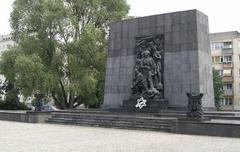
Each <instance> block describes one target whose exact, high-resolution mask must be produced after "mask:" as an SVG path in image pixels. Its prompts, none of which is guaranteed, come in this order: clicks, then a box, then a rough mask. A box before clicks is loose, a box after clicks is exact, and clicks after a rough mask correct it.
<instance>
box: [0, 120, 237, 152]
mask: <svg viewBox="0 0 240 152" xmlns="http://www.w3.org/2000/svg"><path fill="white" fill-rule="evenodd" d="M239 150H240V139H238V138H222V137H210V136H194V135H178V134H170V133H162V132H155V131H142V130H124V129H112V128H98V127H82V126H70V125H69V126H68V125H52V124H29V123H18V122H8V121H0V151H1V152H193V151H194V152H205V151H206V152H239Z"/></svg>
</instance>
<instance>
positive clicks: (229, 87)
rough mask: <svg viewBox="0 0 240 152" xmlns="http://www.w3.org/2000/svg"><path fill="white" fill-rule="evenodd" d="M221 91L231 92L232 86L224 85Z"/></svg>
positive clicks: (229, 84)
mask: <svg viewBox="0 0 240 152" xmlns="http://www.w3.org/2000/svg"><path fill="white" fill-rule="evenodd" d="M223 90H232V84H231V83H228V84H224V85H223Z"/></svg>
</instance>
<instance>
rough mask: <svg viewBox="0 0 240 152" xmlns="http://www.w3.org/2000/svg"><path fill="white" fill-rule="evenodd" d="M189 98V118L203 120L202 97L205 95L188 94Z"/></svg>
mask: <svg viewBox="0 0 240 152" xmlns="http://www.w3.org/2000/svg"><path fill="white" fill-rule="evenodd" d="M186 95H187V97H188V111H187V117H190V118H203V109H202V101H201V99H202V97H203V94H202V93H200V94H196V93H186Z"/></svg>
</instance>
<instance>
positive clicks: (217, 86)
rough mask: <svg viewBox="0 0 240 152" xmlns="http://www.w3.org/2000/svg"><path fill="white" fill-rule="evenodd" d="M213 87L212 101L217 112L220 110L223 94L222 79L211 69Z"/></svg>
mask: <svg viewBox="0 0 240 152" xmlns="http://www.w3.org/2000/svg"><path fill="white" fill-rule="evenodd" d="M213 86H214V100H215V107H216V108H217V110H220V100H221V97H222V94H223V90H222V88H223V83H222V77H221V76H220V74H219V72H218V71H217V70H214V69H213Z"/></svg>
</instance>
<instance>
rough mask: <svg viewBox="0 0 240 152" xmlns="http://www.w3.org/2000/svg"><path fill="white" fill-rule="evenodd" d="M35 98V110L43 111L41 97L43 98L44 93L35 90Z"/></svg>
mask: <svg viewBox="0 0 240 152" xmlns="http://www.w3.org/2000/svg"><path fill="white" fill-rule="evenodd" d="M34 96H35V98H36V107H35V111H43V110H44V108H43V98H44V94H42V93H40V92H38V91H37V92H36V93H35V94H34Z"/></svg>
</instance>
